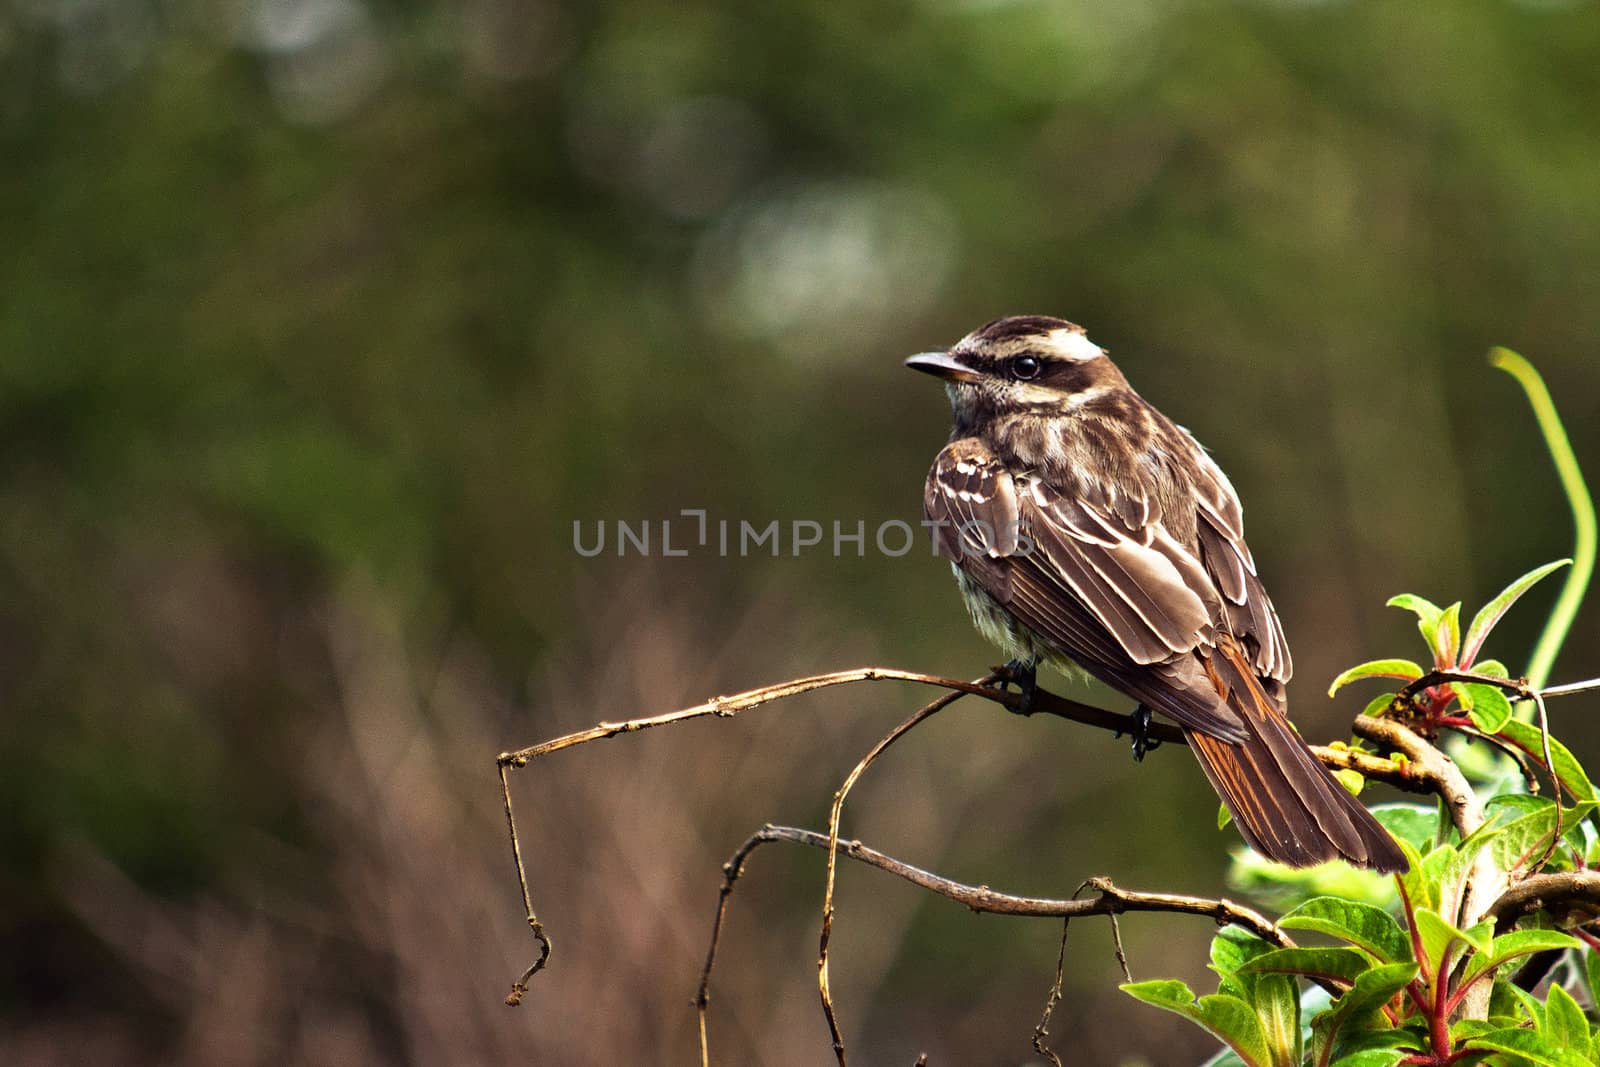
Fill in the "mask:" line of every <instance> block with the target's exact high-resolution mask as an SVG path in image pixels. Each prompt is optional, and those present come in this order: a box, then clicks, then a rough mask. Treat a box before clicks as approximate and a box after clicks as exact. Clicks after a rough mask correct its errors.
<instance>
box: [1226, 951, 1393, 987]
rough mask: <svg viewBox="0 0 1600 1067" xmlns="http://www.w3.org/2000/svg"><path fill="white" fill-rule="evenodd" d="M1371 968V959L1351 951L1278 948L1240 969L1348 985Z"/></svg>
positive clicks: (1361, 953)
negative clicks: (1333, 981)
mask: <svg viewBox="0 0 1600 1067" xmlns="http://www.w3.org/2000/svg"><path fill="white" fill-rule="evenodd" d="M1371 969H1372V957H1370V956H1368V955H1367V954H1366V953H1365V952H1362V951H1360V950H1359V949H1353V948H1279V949H1273V950H1272V951H1271V952H1266V953H1263V954H1262V955H1260V956H1257V957H1256V958H1255V959H1253V960H1251V961H1250V962H1249V963H1247V964H1245V965H1244V966H1243V967H1241V968H1240V970H1243V971H1251V972H1257V973H1260V972H1270V973H1273V974H1302V975H1305V976H1307V977H1309V978H1331V979H1333V980H1335V981H1338V982H1344V983H1346V984H1347V985H1348V984H1351V983H1353V982H1354V981H1355V980H1356V979H1357V978H1358V977H1359V976H1360V975H1361V974H1363V973H1364V972H1366V971H1369V970H1371Z"/></svg>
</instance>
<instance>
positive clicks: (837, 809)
mask: <svg viewBox="0 0 1600 1067" xmlns="http://www.w3.org/2000/svg"><path fill="white" fill-rule="evenodd" d="M998 677H999V675H998V674H996V673H990V674H989V675H987V676H985V677H983V678H980V679H978V680H977V681H976V682H975V683H973V684H975V685H981V686H987V685H991V684H993V683H994V682H995V681H996V679H997V678H998ZM965 695H966V694H964V693H946V694H945V695H944V696H942V697H939V698H938V699H936V700H933V701H931V702H929V703H927V704H924V705H923V706H922V707H920V708H918V709H917V710H916V711H915V712H913V713H912V714H911V717H910V718H908V719H906V721H905V722H902V723H901V724H900V725H899V726H896V727H895V728H894V729H893V730H890V731H889V732H888V733H886V734H884V735H883V738H882V739H881V740H880V741H879V742H878V743H877V744H876V745H873V746H872V749H871V751H869V752H868V753H867V754H866V755H865V756H862V757H861V759H860V761H859V762H857V763H856V765H855V767H853V768H852V769H851V771H850V773H849V774H848V775H846V776H845V780H844V784H843V785H841V786H840V787H839V789H838V791H837V792H836V793H834V794H833V807H832V809H831V810H830V811H829V812H828V874H827V880H826V885H825V887H824V889H823V892H822V935H821V937H820V939H819V944H818V947H817V992H818V993H819V994H821V996H822V1014H823V1015H825V1016H827V1019H828V1033H829V1034H830V1035H831V1036H832V1037H833V1054H834V1056H835V1057H836V1058H837V1059H838V1061H839V1067H845V1054H844V1035H843V1034H842V1033H841V1032H840V1030H839V1017H838V1014H837V1013H836V1012H835V1011H834V1008H833V993H832V991H831V990H830V989H829V988H828V942H829V941H830V940H831V939H832V937H833V887H834V882H835V875H836V873H837V871H838V866H839V818H840V815H841V813H842V812H843V811H844V798H845V797H847V796H849V795H850V790H852V789H854V788H855V784H856V782H857V781H859V780H860V778H861V775H862V774H864V773H865V772H866V769H867V768H868V767H870V766H872V764H873V763H875V762H876V761H877V759H878V757H879V756H881V755H883V754H884V752H886V751H887V750H888V748H889V746H890V745H892V744H894V743H895V742H896V741H898V740H900V738H902V737H904V736H905V735H906V734H908V733H910V732H911V731H912V730H913V729H914V728H915V727H916V726H917V725H918V724H920V723H923V722H926V721H927V720H928V719H930V718H932V717H933V716H934V715H936V714H938V713H939V712H941V711H943V710H944V709H945V708H947V707H949V706H950V705H951V704H954V703H955V702H956V701H957V700H960V699H961V698H962V697H963V696H965Z"/></svg>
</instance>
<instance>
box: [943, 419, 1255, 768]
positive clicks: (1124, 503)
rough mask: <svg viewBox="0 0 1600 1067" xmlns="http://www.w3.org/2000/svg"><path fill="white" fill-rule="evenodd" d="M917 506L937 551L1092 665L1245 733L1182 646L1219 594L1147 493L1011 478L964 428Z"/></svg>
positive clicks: (1216, 607) (1195, 723) (1213, 728)
mask: <svg viewBox="0 0 1600 1067" xmlns="http://www.w3.org/2000/svg"><path fill="white" fill-rule="evenodd" d="M923 508H924V511H925V512H926V514H927V517H928V519H929V520H930V521H931V522H934V523H940V524H942V525H938V526H936V527H935V536H936V539H937V540H936V544H937V547H938V549H939V551H940V553H941V554H942V555H944V556H945V557H947V558H948V559H950V560H951V561H952V562H954V563H955V564H956V565H957V566H959V567H961V569H962V570H963V571H964V572H965V573H966V574H967V575H968V576H969V577H970V578H972V579H973V580H974V581H976V582H977V584H978V585H979V586H980V587H982V588H983V589H984V591H986V592H987V593H988V594H989V595H990V596H991V597H993V598H994V599H995V600H996V601H997V602H999V603H1000V604H1001V605H1002V606H1003V607H1005V608H1006V610H1008V611H1009V612H1010V613H1011V614H1012V615H1013V616H1014V617H1015V618H1016V619H1017V621H1019V622H1021V623H1022V624H1023V625H1024V626H1026V627H1028V628H1029V629H1030V630H1032V631H1033V632H1034V633H1036V634H1038V635H1039V636H1041V637H1043V638H1045V639H1046V640H1047V641H1049V642H1050V643H1051V644H1053V645H1055V646H1057V647H1059V648H1060V649H1061V650H1062V651H1063V652H1065V653H1066V654H1067V655H1068V656H1070V657H1071V658H1072V659H1073V660H1075V661H1077V662H1078V663H1080V664H1081V665H1082V666H1083V667H1084V668H1086V669H1087V670H1088V671H1089V672H1090V673H1091V674H1093V675H1095V676H1096V677H1098V678H1099V679H1100V680H1102V681H1104V682H1106V683H1107V684H1108V685H1111V686H1114V687H1115V688H1117V689H1120V690H1121V691H1122V692H1124V693H1127V694H1128V695H1129V696H1132V697H1133V698H1135V699H1136V700H1139V701H1141V702H1142V703H1144V704H1145V705H1146V706H1148V707H1150V708H1151V709H1153V710H1156V711H1160V712H1163V713H1165V714H1166V715H1168V716H1170V717H1171V718H1173V719H1174V720H1176V721H1177V722H1179V723H1181V724H1183V725H1184V726H1187V727H1189V728H1191V729H1194V730H1198V731H1200V732H1202V733H1205V734H1209V735H1211V736H1214V737H1218V738H1221V739H1224V740H1230V741H1242V740H1245V739H1246V738H1248V736H1249V734H1248V732H1247V731H1246V730H1245V729H1244V727H1243V724H1242V723H1241V722H1240V720H1239V717H1238V715H1237V713H1236V712H1235V711H1233V710H1232V709H1231V708H1229V707H1228V706H1227V704H1226V702H1225V701H1224V700H1223V699H1222V698H1221V697H1220V696H1219V695H1218V693H1217V690H1216V688H1215V686H1213V685H1212V684H1211V682H1210V679H1209V678H1208V677H1207V676H1206V674H1205V672H1204V671H1203V669H1202V666H1201V663H1200V660H1199V659H1198V658H1197V657H1195V656H1193V655H1190V654H1189V653H1191V652H1193V651H1195V650H1196V649H1198V648H1200V647H1201V646H1203V645H1204V646H1209V645H1210V643H1211V642H1212V640H1213V637H1214V634H1215V630H1216V628H1217V626H1218V625H1219V623H1222V622H1223V616H1224V613H1225V611H1226V609H1225V607H1224V601H1223V598H1222V595H1221V593H1219V591H1218V589H1217V586H1216V584H1215V583H1214V581H1213V579H1212V577H1211V575H1210V573H1209V572H1208V571H1207V569H1206V567H1205V565H1204V564H1203V563H1202V562H1201V560H1200V559H1198V558H1197V557H1196V555H1195V554H1194V553H1192V552H1191V551H1189V550H1188V549H1187V548H1185V547H1184V546H1183V545H1181V544H1179V543H1178V542H1177V541H1176V540H1175V539H1174V538H1173V537H1172V536H1171V534H1170V533H1169V532H1168V531H1167V530H1166V528H1165V527H1164V526H1163V525H1162V523H1161V520H1160V517H1159V516H1158V515H1155V514H1152V509H1151V507H1150V506H1149V503H1148V502H1141V501H1139V500H1137V499H1135V498H1127V499H1119V500H1114V501H1113V500H1102V501H1089V500H1084V499H1080V498H1077V497H1069V496H1066V495H1065V494H1062V493H1059V492H1056V491H1055V490H1053V489H1051V488H1050V487H1049V486H1048V485H1046V484H1044V483H1043V482H1042V481H1041V480H1039V479H1037V478H1022V479H1018V478H1014V477H1013V476H1012V475H1011V473H1010V472H1009V471H1007V470H1006V469H1005V467H1004V465H1003V464H1002V463H1001V462H1000V461H999V460H998V459H997V458H996V457H995V456H994V454H993V453H992V452H990V451H989V449H988V448H987V447H986V446H985V445H984V444H983V443H982V442H980V441H977V440H975V439H972V438H964V439H961V440H958V441H953V442H951V443H950V444H949V445H947V446H946V447H945V449H944V451H942V452H941V453H939V457H938V459H936V460H935V461H934V465H933V469H932V471H930V472H929V475H928V482H927V486H926V489H925V492H924V494H923Z"/></svg>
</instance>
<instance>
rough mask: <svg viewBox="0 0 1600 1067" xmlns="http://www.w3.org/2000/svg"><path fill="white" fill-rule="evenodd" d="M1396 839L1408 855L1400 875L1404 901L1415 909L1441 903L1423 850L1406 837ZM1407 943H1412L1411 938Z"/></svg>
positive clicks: (1444, 846) (1442, 846) (1402, 850)
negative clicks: (1426, 866)
mask: <svg viewBox="0 0 1600 1067" xmlns="http://www.w3.org/2000/svg"><path fill="white" fill-rule="evenodd" d="M1395 840H1396V841H1397V842H1398V843H1399V845H1400V851H1401V852H1403V853H1405V857H1406V869H1405V871H1404V872H1403V873H1402V874H1401V875H1400V888H1401V890H1402V891H1403V892H1404V894H1405V900H1404V903H1406V904H1408V905H1409V906H1410V907H1411V908H1413V909H1415V908H1431V907H1434V906H1436V905H1437V904H1438V903H1439V890H1438V888H1437V887H1436V886H1435V884H1434V881H1433V879H1432V878H1430V877H1428V872H1427V871H1426V870H1424V869H1423V861H1422V856H1421V851H1422V850H1421V849H1418V848H1415V847H1413V846H1412V844H1411V842H1409V841H1407V840H1405V839H1404V838H1396V839H1395ZM1449 847H1450V846H1449V845H1440V846H1438V848H1449ZM1435 851H1437V849H1435ZM1430 855H1431V853H1430ZM1406 944H1407V945H1408V946H1409V945H1410V941H1409V939H1408V940H1407V942H1406Z"/></svg>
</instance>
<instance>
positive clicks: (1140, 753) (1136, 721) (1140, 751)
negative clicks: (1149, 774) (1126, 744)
mask: <svg viewBox="0 0 1600 1067" xmlns="http://www.w3.org/2000/svg"><path fill="white" fill-rule="evenodd" d="M1128 732H1129V734H1130V735H1131V736H1132V737H1133V760H1134V762H1135V763H1143V762H1144V754H1145V753H1146V752H1153V751H1155V750H1156V749H1158V748H1160V747H1161V742H1160V741H1157V740H1156V739H1155V738H1153V737H1151V736H1150V709H1149V708H1147V707H1145V706H1144V705H1143V704H1140V705H1139V706H1138V707H1136V708H1134V709H1133V729H1131V730H1129V731H1128Z"/></svg>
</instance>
